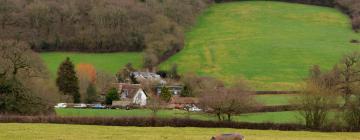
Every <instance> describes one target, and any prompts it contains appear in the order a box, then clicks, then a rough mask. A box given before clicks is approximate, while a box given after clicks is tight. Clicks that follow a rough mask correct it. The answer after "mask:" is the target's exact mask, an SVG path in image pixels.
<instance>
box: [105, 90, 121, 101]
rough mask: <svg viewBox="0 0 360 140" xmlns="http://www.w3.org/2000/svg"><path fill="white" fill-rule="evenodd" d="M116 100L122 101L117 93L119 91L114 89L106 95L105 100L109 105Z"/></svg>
mask: <svg viewBox="0 0 360 140" xmlns="http://www.w3.org/2000/svg"><path fill="white" fill-rule="evenodd" d="M115 100H120V98H119V95H118V93H117V89H116V88H112V89H110V90H109V92H108V93H107V95H106V99H105V103H106V104H107V105H111V104H112V101H115Z"/></svg>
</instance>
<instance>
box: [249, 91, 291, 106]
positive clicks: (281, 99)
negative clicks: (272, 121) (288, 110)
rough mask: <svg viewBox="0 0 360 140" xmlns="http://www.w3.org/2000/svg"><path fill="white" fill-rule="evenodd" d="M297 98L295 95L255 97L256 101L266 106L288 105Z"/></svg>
mask: <svg viewBox="0 0 360 140" xmlns="http://www.w3.org/2000/svg"><path fill="white" fill-rule="evenodd" d="M297 96H298V95H296V94H279V95H274V94H266V95H256V100H257V101H258V102H259V103H262V104H263V105H266V106H276V105H288V104H290V102H291V100H294V99H295V98H296V97H297Z"/></svg>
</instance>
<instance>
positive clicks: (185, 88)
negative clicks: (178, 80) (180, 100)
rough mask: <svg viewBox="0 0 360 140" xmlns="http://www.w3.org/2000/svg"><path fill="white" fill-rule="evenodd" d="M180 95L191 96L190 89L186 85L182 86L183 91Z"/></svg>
mask: <svg viewBox="0 0 360 140" xmlns="http://www.w3.org/2000/svg"><path fill="white" fill-rule="evenodd" d="M180 96H181V97H193V96H194V95H193V94H192V91H191V89H190V88H189V87H188V86H184V89H183V91H182V92H181V94H180Z"/></svg>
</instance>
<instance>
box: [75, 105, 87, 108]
mask: <svg viewBox="0 0 360 140" xmlns="http://www.w3.org/2000/svg"><path fill="white" fill-rule="evenodd" d="M86 107H87V106H86V104H75V105H74V108H86Z"/></svg>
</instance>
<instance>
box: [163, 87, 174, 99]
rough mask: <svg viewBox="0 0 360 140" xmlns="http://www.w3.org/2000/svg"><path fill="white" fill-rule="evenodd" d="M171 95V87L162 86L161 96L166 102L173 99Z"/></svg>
mask: <svg viewBox="0 0 360 140" xmlns="http://www.w3.org/2000/svg"><path fill="white" fill-rule="evenodd" d="M171 97H172V94H171V93H170V90H169V88H167V87H162V88H161V94H160V98H161V99H162V100H164V101H165V102H169V101H170V99H171Z"/></svg>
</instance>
